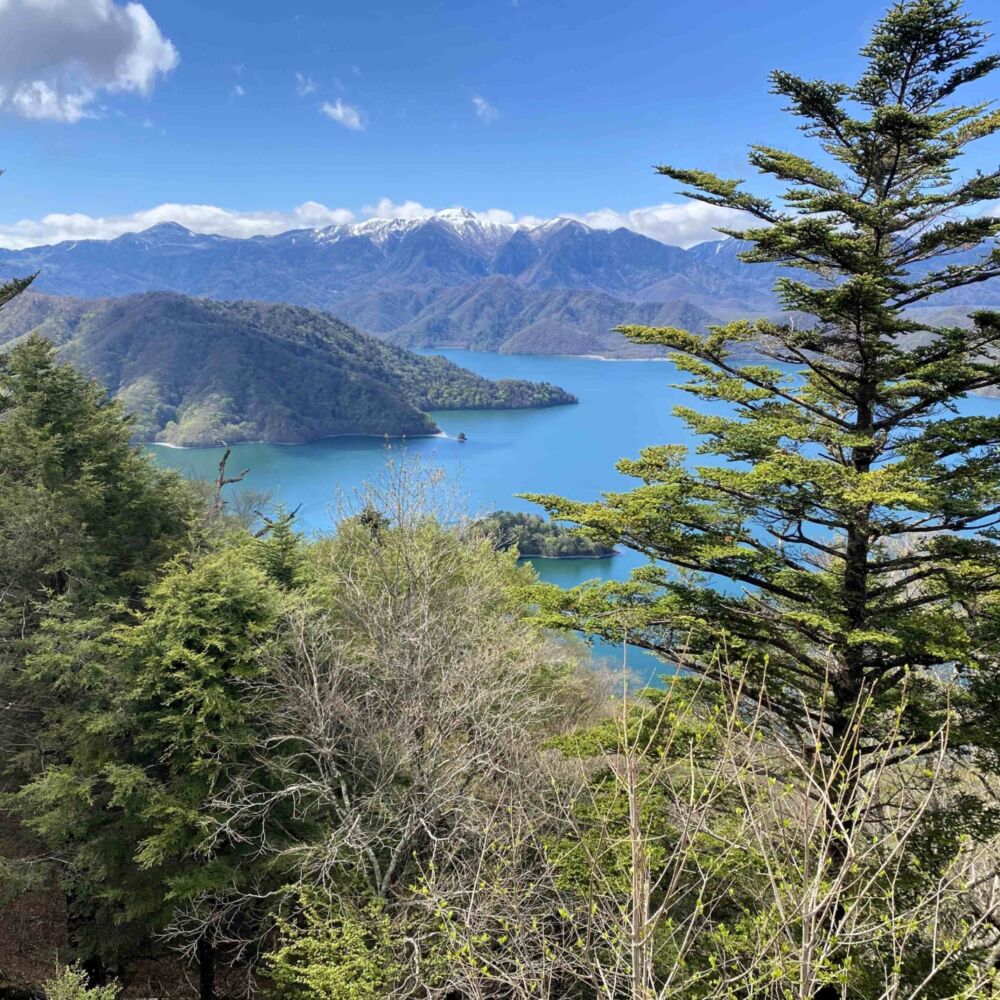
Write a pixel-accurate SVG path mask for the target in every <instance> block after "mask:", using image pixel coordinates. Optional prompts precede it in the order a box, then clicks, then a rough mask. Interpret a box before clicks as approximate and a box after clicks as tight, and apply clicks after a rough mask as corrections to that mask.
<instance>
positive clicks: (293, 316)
mask: <svg viewBox="0 0 1000 1000" xmlns="http://www.w3.org/2000/svg"><path fill="white" fill-rule="evenodd" d="M32 333H38V334H41V335H42V336H45V337H46V338H47V339H49V340H51V341H52V342H53V343H54V344H56V345H57V346H58V348H59V351H60V354H61V355H62V356H63V357H64V358H66V359H67V360H70V361H72V362H73V363H74V364H76V365H77V366H78V367H79V368H81V369H82V370H84V371H87V372H89V373H90V374H92V375H93V376H95V377H96V378H97V379H99V380H100V381H101V382H103V383H104V385H106V386H107V387H108V389H109V390H110V391H111V393H112V394H113V395H114V396H116V397H117V398H118V399H120V400H121V401H122V403H123V405H124V406H125V407H126V409H128V410H129V411H130V412H131V413H132V414H134V416H135V420H136V436H137V438H138V439H140V440H146V441H158V442H162V443H166V444H175V445H212V444H217V443H219V442H220V441H223V440H224V441H227V442H228V443H230V444H232V443H235V442H238V441H274V442H303V441H310V440H315V439H317V438H321V437H328V436H331V435H340V434H376V435H383V434H388V435H391V436H401V435H421V434H434V433H436V432H437V431H438V427H437V425H436V424H435V423H434V421H433V420H432V419H431V417H429V416H428V415H427V412H426V411H428V410H454V409H523V408H530V407H543V406H557V405H561V404H564V403H575V402H576V399H575V397H573V396H571V395H570V394H569V393H567V392H565V391H564V390H562V389H560V388H558V387H556V386H552V385H548V384H546V383H534V382H524V381H518V380H508V379H501V380H499V381H496V382H492V381H490V380H488V379H485V378H482V377H481V376H479V375H476V374H474V373H473V372H470V371H467V370H466V369H464V368H461V367H459V366H458V365H456V364H453V363H452V362H450V361H447V360H445V359H444V358H442V357H426V356H421V355H416V354H413V353H411V352H410V351H407V350H405V349H403V348H400V347H396V346H394V345H392V344H387V343H384V342H383V341H380V340H377V339H376V338H374V337H370V336H368V335H366V334H363V333H360V332H358V331H357V330H354V329H352V328H351V327H349V326H347V325H346V324H345V323H342V322H340V321H339V320H337V319H335V318H334V317H332V316H330V315H328V314H326V313H322V312H317V311H315V310H311V309H306V308H304V307H301V306H289V305H282V304H277V303H275V304H269V303H257V302H212V301H208V300H205V299H194V298H191V297H188V296H183V295H179V294H177V293H174V292H148V293H143V294H140V295H133V296H125V297H122V298H115V299H99V300H88V299H77V298H70V297H57V296H47V295H41V294H38V293H35V292H27V293H25V294H23V295H21V296H19V297H18V298H17V299H15V300H14V301H13V302H11V303H9V304H8V306H7V307H5V308H4V309H3V310H2V311H0V350H2V348H3V347H4V345H10V344H12V343H15V342H17V341H18V340H19V339H21V338H23V337H26V336H28V335H30V334H32Z"/></svg>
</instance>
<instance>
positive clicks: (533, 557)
mask: <svg viewBox="0 0 1000 1000" xmlns="http://www.w3.org/2000/svg"><path fill="white" fill-rule="evenodd" d="M620 555H621V552H619V551H618V549H615V551H614V552H612V553H611V554H610V555H607V556H587V555H579V556H522V555H521V554H520V552H519V553H518V555H517V558H518V559H519V560H521V559H554V560H555V561H556V562H562V561H563V560H565V559H614V557H615V556H620Z"/></svg>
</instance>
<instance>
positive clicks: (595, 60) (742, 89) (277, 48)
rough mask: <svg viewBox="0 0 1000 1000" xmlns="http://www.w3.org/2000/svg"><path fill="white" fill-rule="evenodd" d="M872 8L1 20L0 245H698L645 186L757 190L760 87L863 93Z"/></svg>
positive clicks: (716, 4) (35, 4)
mask: <svg viewBox="0 0 1000 1000" xmlns="http://www.w3.org/2000/svg"><path fill="white" fill-rule="evenodd" d="M60 6H64V7H65V10H66V11H72V14H71V15H66V16H62V17H60V18H59V19H58V20H51V19H49V20H47V19H46V17H49V18H51V16H52V12H53V10H54V9H56V8H59V7H60ZM991 6H992V0H971V2H970V10H971V11H972V12H973V13H977V14H981V15H987V14H988V13H989V8H990V7H991ZM882 7H883V4H882V3H881V2H876V0H836V2H834V0H814V2H812V3H809V4H804V3H802V2H801V0H753V2H746V0H744V2H736V0H713V2H711V3H707V4H700V3H695V2H691V0H684V2H678V0H618V2H614V3H608V2H604V0H602V2H597V0H574V2H567V0H563V2H554V0H491V2H484V0H442V2H437V3H431V2H423V0H367V2H355V0H351V2H343V0H342V2H329V0H325V2H324V0H283V2H282V0H269V2H263V0H197V2H196V0H144V6H139V5H137V4H131V5H126V4H125V3H123V2H119V0H0V89H2V90H3V91H4V92H6V94H7V95H8V97H7V98H6V99H5V101H4V102H3V104H2V105H0V112H2V118H0V122H2V128H3V131H4V136H3V143H2V147H0V165H2V166H3V167H4V168H6V170H7V174H6V176H5V178H4V180H3V184H2V186H0V193H2V197H0V243H2V244H5V245H8V246H9V245H12V244H14V243H17V242H20V243H22V244H23V243H26V242H43V241H49V240H51V239H55V238H62V237H66V236H74V235H75V236H87V235H114V234H115V233H116V232H118V231H121V230H122V228H123V227H125V228H137V227H139V228H141V226H142V224H145V223H149V222H155V221H160V220H161V219H162V218H163V217H165V216H166V215H170V214H171V211H172V212H173V214H174V215H176V216H177V217H178V221H181V222H185V223H187V224H189V225H191V226H192V228H196V229H203V230H207V231H211V230H212V229H216V230H218V231H224V232H231V233H233V234H239V233H244V232H247V233H248V232H251V231H254V230H256V231H261V232H271V231H275V230H276V229H278V228H290V227H291V226H292V225H293V224H321V223H323V222H329V221H339V220H346V219H348V218H352V217H353V218H363V217H365V216H367V215H371V214H373V213H377V214H406V213H408V212H409V213H418V212H420V211H424V210H429V209H433V208H437V209H440V208H444V207H448V206H453V205H463V206H465V207H468V208H470V209H472V210H475V211H479V212H485V211H487V210H491V209H495V210H501V211H502V212H505V213H510V215H511V216H512V217H515V218H520V217H523V216H531V217H537V218H549V217H552V216H555V215H563V214H569V215H575V216H578V217H581V218H585V219H591V220H592V221H597V222H598V224H612V222H614V221H615V220H616V219H617V218H618V217H620V218H621V219H622V220H624V221H625V223H626V224H633V225H634V226H635V228H639V229H642V228H643V227H644V226H645V227H646V228H647V229H649V231H650V232H651V234H652V235H657V236H659V237H660V238H664V239H667V240H669V241H672V242H690V241H691V240H692V238H693V237H694V236H698V238H705V235H708V232H709V230H708V226H709V224H710V223H711V222H712V221H713V220H712V219H710V218H708V217H705V216H698V215H692V214H691V213H690V212H689V211H688V210H687V209H681V208H676V209H669V208H668V209H666V210H661V211H660V213H659V215H656V214H653V215H649V214H648V210H651V209H655V208H657V207H658V206H663V205H664V204H666V205H667V206H671V205H676V204H677V203H678V201H679V199H678V198H677V197H676V196H675V194H674V190H673V189H674V185H672V184H671V182H669V181H667V180H665V179H663V178H658V177H656V176H654V174H653V172H652V169H651V166H652V164H654V163H657V162H663V161H670V162H674V163H678V164H682V165H691V166H702V167H706V168H708V169H712V170H715V171H717V172H720V173H723V174H726V175H730V176H731V175H742V174H743V173H745V171H744V169H743V167H742V162H743V159H742V158H743V153H744V150H745V148H746V145H747V144H748V143H749V142H752V141H760V142H765V143H769V144H776V145H784V146H792V147H795V146H797V145H798V144H799V143H800V138H799V136H798V135H797V133H796V131H795V127H794V122H792V121H791V120H790V119H789V118H788V116H785V115H782V114H781V113H780V107H781V102H780V100H778V99H777V98H775V97H773V96H771V95H770V94H768V92H767V82H766V77H767V73H768V71H769V70H770V69H772V68H774V67H783V68H788V69H791V70H793V71H796V72H799V73H801V74H803V75H807V76H823V77H833V78H843V77H850V76H851V75H852V74H853V73H854V72H855V71H856V70H857V67H858V58H857V54H856V53H857V50H858V48H859V47H860V45H861V44H862V43H863V42H864V40H865V38H866V36H867V33H868V31H869V29H870V26H871V25H872V23H873V22H874V21H875V20H876V19H877V17H878V16H879V14H880V13H881V11H882ZM43 8H45V9H47V10H48V15H44V16H43V13H42V9H43ZM56 13H58V11H56ZM12 60H13V65H14V68H13V69H11V68H10V67H11V65H12ZM5 66H6V67H7V69H4V67H5ZM4 74H7V77H6V78H5V76H4ZM12 74H13V76H14V78H13V79H11V78H10V77H11V75H12ZM997 83H998V84H1000V81H997ZM995 89H998V88H996V87H995ZM10 95H20V96H19V97H18V98H17V100H15V98H14V97H12V96H10ZM324 109H325V110H324ZM988 152H989V150H988V149H984V154H985V153H988ZM994 158H996V156H994ZM407 203H411V204H409V205H407ZM164 204H167V205H176V206H179V207H178V208H177V209H174V210H171V209H158V206H162V205H164ZM301 205H306V206H307V207H306V208H304V209H300V210H299V211H298V212H296V206H301ZM192 206H201V208H200V209H198V208H194V207H192ZM320 206H321V207H320ZM605 209H609V210H611V212H610V213H607V214H605V215H594V214H593V213H599V212H601V211H602V210H605ZM643 210H647V215H645V216H643V215H642V214H637V215H633V216H630V215H629V213H635V212H637V211H638V212H640V213H641V211H643ZM685 213H687V214H685ZM630 220H631V221H630ZM703 232H704V234H705V235H701V234H702V233H703Z"/></svg>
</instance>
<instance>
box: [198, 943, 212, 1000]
mask: <svg viewBox="0 0 1000 1000" xmlns="http://www.w3.org/2000/svg"><path fill="white" fill-rule="evenodd" d="M198 1000H215V947H214V946H213V944H212V942H211V941H210V940H209V939H208V937H202V938H199V939H198Z"/></svg>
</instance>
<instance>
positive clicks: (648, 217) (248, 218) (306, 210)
mask: <svg viewBox="0 0 1000 1000" xmlns="http://www.w3.org/2000/svg"><path fill="white" fill-rule="evenodd" d="M0 2H2V0H0ZM435 211H436V210H435V209H434V208H430V207H428V206H427V205H423V204H421V203H420V202H418V201H402V202H397V201H393V200H391V199H390V198H382V199H380V200H379V201H377V202H373V203H372V204H369V205H364V206H363V207H362V208H361V209H360V210H359V211H357V212H355V211H353V210H351V209H348V208H330V207H328V206H327V205H324V204H322V203H320V202H317V201H306V202H303V203H302V204H301V205H297V206H296V207H295V208H293V209H291V210H290V211H251V212H241V211H237V210H234V209H227V208H220V207H218V206H216V205H184V204H164V205H157V206H155V207H154V208H149V209H144V210H142V211H138V212H132V213H130V214H127V215H110V216H91V215H85V214H83V213H79V212H77V213H71V214H62V213H52V214H50V215H46V216H44V217H43V218H41V219H22V220H21V221H19V222H13V223H9V224H3V223H0V247H5V248H7V249H12V250H18V249H23V248H24V247H31V246H38V245H41V244H46V243H59V242H61V241H63V240H86V239H113V238H114V237H115V236H121V235H122V234H123V233H134V232H139V231H141V230H143V229H148V228H149V227H150V226H155V225H157V224H159V223H161V222H178V223H180V224H181V225H182V226H186V227H187V228H188V229H191V230H193V231H194V232H197V233H216V234H218V235H220V236H235V237H241V238H245V237H248V236H275V235H277V234H278V233H284V232H288V230H290V229H313V228H321V227H323V226H330V225H343V224H345V223H349V222H357V221H359V220H362V219H426V218H428V217H429V216H431V215H433V214H434V212H435ZM475 214H476V216H477V217H478V218H479V219H481V220H482V221H484V222H494V223H500V224H504V225H520V226H537V225H540V224H541V223H543V222H545V221H546V220H545V219H543V218H539V217H537V216H531V215H521V216H517V215H515V214H514V213H513V212H509V211H507V210H506V209H502V208H490V209H486V210H485V211H481V212H476V213H475ZM564 217H565V218H573V219H577V220H578V221H580V222H583V223H585V224H586V225H589V226H592V227H593V228H595V229H617V228H619V227H622V226H624V227H625V228H626V229H631V230H633V231H634V232H638V233H642V234H643V235H644V236H649V237H651V238H652V239H655V240H659V241H661V242H663V243H672V244H675V245H678V246H685V247H686V246H692V245H693V244H695V243H700V242H702V241H704V240H712V239H719V234H718V233H716V232H715V230H714V228H713V227H715V226H720V225H726V226H733V225H736V226H739V225H741V224H743V222H745V221H746V220H744V219H740V218H739V217H738V216H737V214H736V213H733V212H729V211H727V210H725V209H717V208H714V207H711V206H707V205H701V204H699V203H698V202H689V203H687V204H679V205H653V206H650V207H648V208H637V209H633V210H632V211H630V212H616V211H613V210H612V209H601V210H600V211H597V212H585V213H582V214H577V215H566V216H564Z"/></svg>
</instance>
